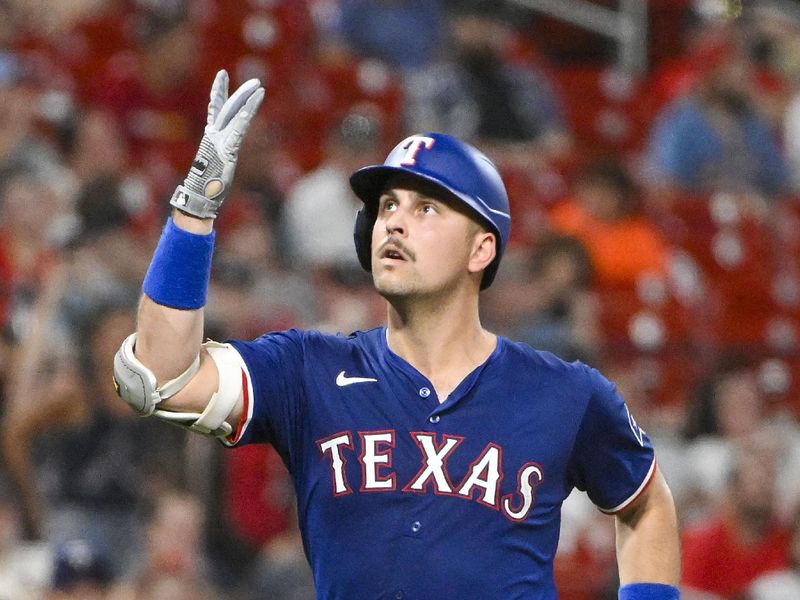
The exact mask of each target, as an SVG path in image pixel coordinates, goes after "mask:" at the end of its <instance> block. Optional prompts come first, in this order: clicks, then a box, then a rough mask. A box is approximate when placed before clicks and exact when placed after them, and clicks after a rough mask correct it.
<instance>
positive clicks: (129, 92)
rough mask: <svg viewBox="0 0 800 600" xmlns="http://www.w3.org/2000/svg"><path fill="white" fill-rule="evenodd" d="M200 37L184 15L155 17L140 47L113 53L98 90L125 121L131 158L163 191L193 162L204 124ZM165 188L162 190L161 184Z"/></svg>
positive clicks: (101, 102)
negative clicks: (199, 124) (200, 76)
mask: <svg viewBox="0 0 800 600" xmlns="http://www.w3.org/2000/svg"><path fill="white" fill-rule="evenodd" d="M198 39H199V37H198V35H197V32H196V31H195V30H194V25H193V24H192V23H191V22H190V21H189V20H187V19H183V18H166V17H163V16H151V17H149V18H146V19H145V20H143V21H142V23H141V25H140V28H139V31H138V43H139V48H140V50H139V51H138V52H137V53H136V54H132V53H120V54H117V55H115V56H114V57H112V58H111V59H110V60H109V62H108V65H107V67H106V71H105V73H104V74H103V76H101V77H100V80H99V81H98V83H97V86H96V88H95V93H94V95H95V98H94V104H95V105H96V106H98V107H99V108H104V109H106V110H108V111H110V112H111V113H112V114H114V115H115V116H116V117H117V118H118V119H119V121H120V123H121V125H122V129H123V133H124V135H125V137H126V139H127V142H128V144H129V147H130V150H131V157H132V158H135V159H136V160H137V161H138V162H139V164H137V165H135V166H138V167H141V168H143V170H144V171H145V172H146V173H147V175H148V176H149V178H150V179H151V180H152V181H153V182H154V183H155V184H156V186H162V187H163V190H164V193H165V194H166V193H168V192H167V191H166V190H167V189H169V188H171V186H173V185H174V183H175V180H176V178H177V174H178V173H179V172H180V173H182V172H183V170H184V169H185V166H186V165H187V164H189V163H191V161H192V158H193V157H194V153H195V150H196V147H195V146H196V139H197V137H198V135H200V133H201V132H200V131H199V130H198V125H197V123H201V124H202V123H204V122H205V118H204V115H205V113H206V106H205V100H200V99H201V98H203V94H201V93H199V91H198V87H197V86H199V85H202V88H203V89H205V87H206V85H207V82H202V84H201V83H200V82H199V81H197V77H196V74H197V70H198V65H199V60H198V59H199V53H200V48H199V47H198ZM159 189H160V188H159Z"/></svg>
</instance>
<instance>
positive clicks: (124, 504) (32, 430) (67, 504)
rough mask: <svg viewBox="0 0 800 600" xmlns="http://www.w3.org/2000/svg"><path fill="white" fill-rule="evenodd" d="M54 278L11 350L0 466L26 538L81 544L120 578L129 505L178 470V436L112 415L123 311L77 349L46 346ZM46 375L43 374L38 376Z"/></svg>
mask: <svg viewBox="0 0 800 600" xmlns="http://www.w3.org/2000/svg"><path fill="white" fill-rule="evenodd" d="M59 275H60V277H59V280H55V279H54V280H53V281H52V282H51V284H50V286H48V289H47V290H46V291H45V293H43V295H42V297H41V299H40V301H39V302H38V303H37V306H36V309H37V320H36V323H37V328H36V329H35V330H34V331H33V332H32V333H31V335H30V336H29V338H27V339H26V341H25V343H24V344H23V345H22V346H21V347H20V350H19V361H18V363H17V364H16V368H15V372H14V375H15V377H14V379H13V380H12V385H11V391H10V393H9V396H8V410H7V412H6V414H5V416H4V422H3V451H4V457H5V462H6V466H7V468H8V469H9V472H10V474H11V475H12V476H13V478H14V483H15V484H16V485H17V487H18V489H19V490H20V497H21V498H22V502H21V505H20V507H21V508H22V509H23V510H24V511H25V516H26V517H27V522H28V524H29V529H30V534H31V535H32V536H34V537H43V539H47V540H50V541H53V542H55V543H59V542H63V541H68V540H70V539H73V538H76V537H82V538H86V539H87V540H88V541H90V542H91V543H92V544H93V545H95V546H96V547H97V548H98V549H99V550H100V551H103V552H107V553H108V558H109V561H110V562H111V563H112V566H113V568H114V570H115V571H117V572H120V573H121V572H124V570H125V569H126V568H128V567H129V566H130V564H131V561H132V560H133V559H134V557H135V553H136V552H137V550H138V548H139V545H140V542H141V540H140V539H139V538H137V535H136V532H137V527H136V526H135V524H136V523H137V522H138V516H137V514H136V510H137V507H139V506H140V505H141V503H142V502H143V500H144V499H145V498H147V496H148V495H149V493H152V491H153V489H155V488H156V487H157V486H158V485H159V481H160V479H161V478H160V477H159V473H164V472H165V470H169V471H170V472H172V473H173V474H174V473H177V472H180V468H179V464H180V463H179V461H180V460H181V454H180V452H181V450H180V448H181V440H182V439H183V438H182V435H183V432H181V431H178V430H176V431H172V430H169V431H166V432H163V431H159V432H157V434H156V435H155V437H154V433H155V432H154V431H153V429H152V428H151V427H149V425H148V424H147V423H145V422H142V420H141V419H136V418H127V416H125V415H117V414H116V413H117V412H118V410H119V406H118V405H119V402H118V399H117V398H116V394H115V393H114V389H113V387H112V385H111V382H110V381H108V379H106V378H104V377H102V373H103V372H104V370H105V369H110V368H111V361H112V360H113V355H114V353H113V351H110V350H109V348H110V345H113V344H115V343H118V342H119V341H120V340H122V339H123V338H124V337H125V336H124V333H123V332H124V331H125V330H126V328H130V327H131V326H132V324H133V314H132V312H131V311H130V310H129V309H119V308H111V309H106V310H97V309H96V310H95V311H93V312H92V314H91V317H90V318H89V319H90V320H89V321H88V325H87V326H86V329H84V332H83V335H82V336H81V337H80V338H78V339H76V340H74V348H82V349H83V352H80V351H76V350H74V349H71V348H72V347H71V346H70V344H69V343H67V342H66V340H65V339H64V338H61V339H53V337H52V333H53V331H54V327H53V325H54V324H55V323H56V322H57V317H58V314H59V313H58V312H57V309H58V301H59V299H60V293H61V292H63V289H64V279H65V278H66V276H67V272H65V271H62V272H61V273H60V274H59ZM54 346H55V348H54ZM58 351H60V353H59V352H58ZM44 369H47V372H48V373H49V376H47V377H37V374H38V373H40V372H43V370H44ZM34 398H35V399H36V401H35V402H34V401H32V399H34ZM143 448H147V451H143ZM112 550H113V551H112Z"/></svg>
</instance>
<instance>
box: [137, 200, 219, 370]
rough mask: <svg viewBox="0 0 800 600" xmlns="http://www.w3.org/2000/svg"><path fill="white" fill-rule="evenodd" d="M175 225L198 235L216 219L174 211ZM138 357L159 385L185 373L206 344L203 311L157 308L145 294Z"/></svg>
mask: <svg viewBox="0 0 800 600" xmlns="http://www.w3.org/2000/svg"><path fill="white" fill-rule="evenodd" d="M172 219H173V222H174V223H175V225H177V226H178V227H180V228H181V229H183V230H185V231H188V232H190V233H195V234H198V235H206V234H208V233H210V232H211V230H212V227H213V219H196V218H193V217H189V216H187V215H184V214H182V213H181V212H180V211H177V210H176V211H174V212H173V215H172ZM136 331H137V339H136V350H135V353H136V357H137V358H138V359H139V360H140V361H141V362H142V363H143V364H144V365H146V366H147V367H149V368H150V369H151V370H152V371H153V373H155V375H156V378H157V380H158V382H159V384H161V383H163V382H164V381H167V380H169V379H172V378H173V377H176V376H177V375H179V374H180V373H182V372H183V371H185V370H186V368H187V367H188V366H189V365H190V364H191V363H192V361H193V360H194V359H195V357H196V356H197V354H198V352H199V351H200V345H201V344H202V342H203V308H202V307H201V308H198V309H195V310H181V309H176V308H171V307H169V306H163V305H161V304H158V303H157V302H155V301H154V300H152V299H151V298H149V297H148V296H147V295H146V294H145V295H143V296H142V299H141V302H140V304H139V315H138V321H137V329H136Z"/></svg>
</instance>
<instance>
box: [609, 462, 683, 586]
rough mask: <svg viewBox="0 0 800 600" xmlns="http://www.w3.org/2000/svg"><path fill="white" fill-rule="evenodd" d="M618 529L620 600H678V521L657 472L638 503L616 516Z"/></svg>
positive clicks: (668, 491)
mask: <svg viewBox="0 0 800 600" xmlns="http://www.w3.org/2000/svg"><path fill="white" fill-rule="evenodd" d="M616 530H617V564H618V568H619V579H620V586H621V588H620V598H621V599H625V600H638V599H639V598H642V599H647V600H650V599H654V600H655V599H662V598H663V599H664V600H672V599H675V600H677V598H678V590H677V586H678V583H679V580H680V549H679V541H678V539H679V538H678V519H677V516H676V513H675V504H674V502H673V500H672V494H671V492H670V490H669V487H668V486H667V483H666V481H665V480H664V477H663V476H662V475H661V473H660V472H659V471H658V470H656V472H655V473H654V474H653V480H652V481H651V482H650V483H649V485H648V486H647V488H645V490H644V491H643V492H642V494H641V496H639V498H637V500H636V502H634V503H633V504H632V505H630V506H628V507H626V508H625V509H623V510H622V511H621V512H619V513H617V514H616Z"/></svg>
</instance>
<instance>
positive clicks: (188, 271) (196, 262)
mask: <svg viewBox="0 0 800 600" xmlns="http://www.w3.org/2000/svg"><path fill="white" fill-rule="evenodd" d="M215 237H216V233H215V232H214V231H212V232H211V233H209V234H207V235H199V234H196V233H190V232H189V231H186V230H185V229H181V228H180V227H178V226H177V225H175V223H173V222H172V218H170V219H168V220H167V224H166V226H165V227H164V231H163V232H162V233H161V239H160V240H159V241H158V246H157V247H156V251H155V252H154V253H153V260H152V261H150V268H149V269H147V275H145V278H144V283H143V284H142V291H144V293H145V294H147V295H148V296H149V297H150V298H151V299H152V300H153V301H154V302H156V303H157V304H162V305H164V306H169V307H171V308H179V309H182V310H194V309H198V308H202V307H203V306H205V304H206V296H207V295H208V280H209V278H210V277H211V255H212V254H213V252H214V238H215Z"/></svg>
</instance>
